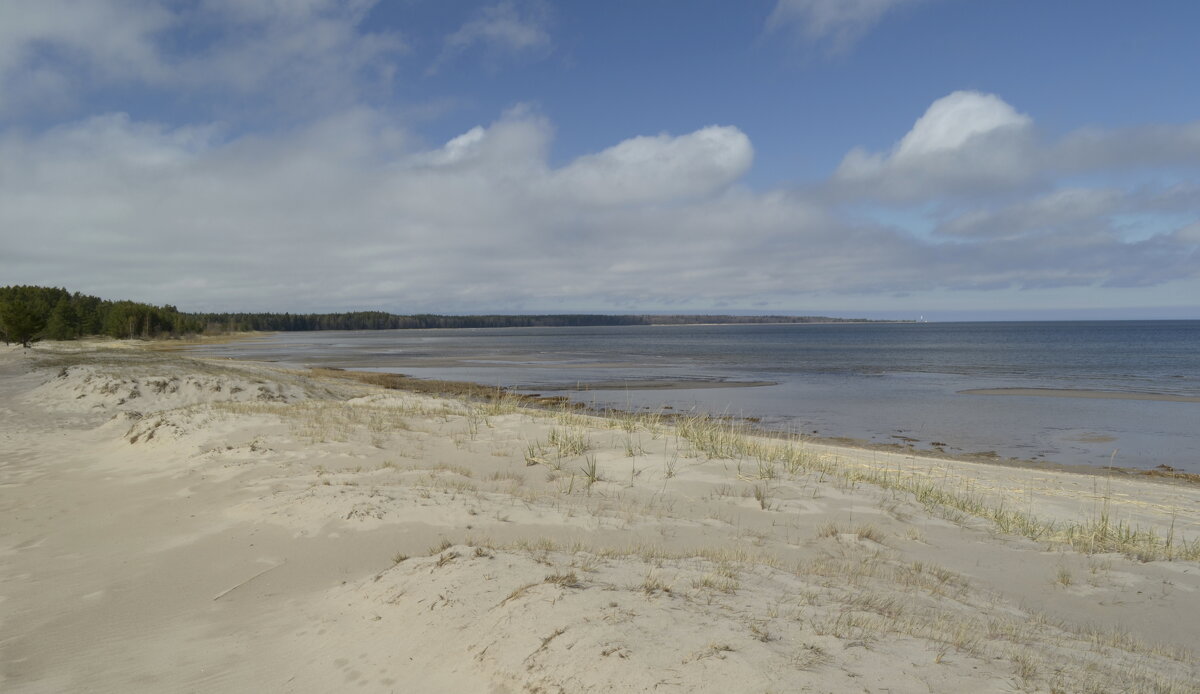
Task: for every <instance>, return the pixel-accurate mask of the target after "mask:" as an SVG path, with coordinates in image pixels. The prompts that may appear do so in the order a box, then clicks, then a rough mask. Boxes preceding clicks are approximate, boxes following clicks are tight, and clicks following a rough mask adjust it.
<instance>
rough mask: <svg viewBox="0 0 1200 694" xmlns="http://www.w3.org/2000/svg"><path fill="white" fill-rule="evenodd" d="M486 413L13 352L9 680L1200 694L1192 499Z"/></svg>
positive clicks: (1199, 535)
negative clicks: (1185, 693) (1194, 693)
mask: <svg viewBox="0 0 1200 694" xmlns="http://www.w3.org/2000/svg"><path fill="white" fill-rule="evenodd" d="M482 395H485V396H486V397H483V396H481V397H479V398H475V399H472V398H469V397H464V396H455V397H450V396H442V395H437V394H431V393H425V392H413V391H408V390H398V389H394V388H387V387H384V386H382V385H378V384H373V383H369V382H366V381H364V380H363V379H361V378H357V377H355V376H354V374H352V373H349V372H337V371H333V370H319V371H311V370H305V369H294V368H293V369H289V368H282V367H280V366H273V365H269V364H262V363H253V362H246V361H238V360H234V359H217V358H195V357H193V356H189V355H188V354H184V353H177V352H164V351H152V350H147V349H144V348H142V347H141V346H139V345H138V344H136V343H132V342H120V341H111V342H80V343H47V344H41V345H36V346H35V347H34V348H33V349H21V348H19V347H15V346H11V347H0V420H2V422H3V424H0V466H2V467H0V517H2V518H3V519H4V522H3V525H0V556H2V557H3V561H2V562H0V690H3V691H5V692H22V693H25V692H62V691H92V692H191V691H224V692H328V691H360V692H479V693H487V694H516V693H518V692H608V691H629V692H642V691H680V692H732V691H737V692H782V691H789V692H790V691H811V692H864V691H865V692H893V693H899V692H913V693H918V692H919V693H923V694H927V693H928V692H963V691H971V692H1013V691H1018V692H1115V691H1121V692H1196V691H1200V687H1198V686H1197V684H1196V682H1198V681H1200V664H1198V662H1200V661H1198V658H1197V652H1196V650H1195V644H1197V643H1200V484H1197V483H1195V482H1194V481H1190V480H1187V479H1177V478H1171V477H1158V476H1149V475H1138V474H1127V473H1118V472H1111V473H1099V474H1076V473H1073V472H1070V471H1062V470H1054V469H1036V468H1023V467H1014V466H1002V465H992V464H988V463H986V462H979V461H974V460H971V461H968V460H954V459H948V458H944V457H938V458H934V457H926V456H923V455H921V454H919V453H917V452H913V451H900V450H897V451H885V450H867V449H858V448H851V447H840V446H835V445H829V444H825V443H818V442H814V441H810V440H806V439H804V438H802V437H780V436H762V435H758V434H755V433H754V432H751V431H748V430H745V429H743V428H742V427H741V426H740V425H739V424H738V422H736V421H732V420H728V419H724V418H721V417H713V416H707V415H699V414H697V415H692V416H686V415H681V416H675V417H671V416H666V415H664V414H663V413H662V412H659V411H639V412H625V413H620V412H617V413H612V414H611V415H610V416H606V417H600V416H595V415H593V414H585V413H583V412H581V411H579V410H578V409H576V408H574V407H571V406H570V405H569V404H564V405H561V406H552V405H551V406H547V405H546V404H545V403H542V405H541V406H536V407H535V406H534V405H535V404H536V403H534V402H533V401H532V399H527V398H520V397H517V396H516V395H513V394H511V393H506V392H504V391H500V390H496V391H494V392H492V393H490V394H482ZM1001 399H1003V398H1001Z"/></svg>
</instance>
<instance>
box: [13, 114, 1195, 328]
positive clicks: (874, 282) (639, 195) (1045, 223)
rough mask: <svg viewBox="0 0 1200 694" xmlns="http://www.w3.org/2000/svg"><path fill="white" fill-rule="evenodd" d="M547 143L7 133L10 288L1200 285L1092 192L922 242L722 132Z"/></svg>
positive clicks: (358, 291)
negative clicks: (767, 173) (431, 144)
mask: <svg viewBox="0 0 1200 694" xmlns="http://www.w3.org/2000/svg"><path fill="white" fill-rule="evenodd" d="M553 132H554V128H553V126H552V124H551V123H550V122H549V121H548V120H547V119H546V118H545V117H543V116H541V115H539V114H537V113H536V112H534V111H531V110H530V109H528V108H516V109H513V110H511V111H509V112H508V113H506V114H504V115H503V116H502V117H500V118H499V119H498V120H497V121H496V122H494V123H491V124H488V125H486V126H480V127H478V128H472V129H469V130H468V131H467V132H466V133H464V134H463V135H460V136H459V137H456V138H453V139H451V140H450V141H449V142H447V143H446V144H445V145H443V146H441V147H436V148H432V149H424V148H417V147H415V146H414V144H413V143H414V142H415V139H414V138H411V137H409V136H408V135H407V133H406V131H405V129H404V128H403V127H402V126H401V125H400V124H397V123H395V122H394V121H392V120H391V119H390V117H388V116H386V115H385V114H383V113H381V112H378V111H374V110H370V109H363V108H358V109H348V110H346V111H343V112H341V113H338V114H335V115H332V116H329V117H326V118H323V119H321V120H319V121H316V122H313V123H311V124H309V125H307V126H305V127H301V128H295V129H292V130H289V131H286V132H281V133H278V134H275V135H271V136H255V137H250V136H241V137H236V138H232V139H230V138H229V137H228V136H227V135H224V134H223V133H222V131H221V130H220V129H218V128H213V127H208V126H200V127H186V128H171V127H165V126H159V125H155V124H150V123H145V122H138V121H135V120H133V119H130V118H129V117H127V116H122V115H119V114H117V115H107V116H98V117H94V118H89V119H86V120H83V121H79V122H76V123H73V124H69V125H64V126H62V127H59V128H55V129H53V130H50V131H47V132H45V133H42V134H40V135H36V136H28V135H25V134H22V133H20V132H17V131H10V132H8V133H6V134H4V135H3V136H0V179H2V180H4V181H5V182H6V183H5V185H4V186H3V187H0V247H3V248H4V249H5V252H4V254H3V255H2V256H0V276H3V277H4V278H5V282H6V283H40V284H54V285H65V286H68V287H70V288H72V289H79V290H81V291H85V292H89V293H95V294H100V295H103V296H111V297H114V298H121V297H128V298H135V299H143V300H153V301H157V302H170V303H174V304H176V305H179V306H180V307H183V308H189V309H197V310H199V309H210V308H211V309H220V308H225V309H235V308H236V309H248V310H268V309H269V310H291V311H312V310H339V309H352V308H354V309H361V308H375V307H378V308H384V309H390V310H395V311H422V310H428V311H509V310H564V309H570V310H574V309H591V310H647V309H653V308H667V309H670V308H678V309H681V310H682V309H685V308H693V309H710V310H711V308H712V307H714V306H717V305H721V304H725V305H732V306H751V305H756V304H760V303H762V302H766V303H767V304H769V305H772V306H784V307H790V308H793V309H795V308H801V309H802V308H803V307H804V306H812V305H818V304H820V303H821V302H822V301H823V299H822V297H826V298H828V297H834V296H836V295H840V294H868V293H869V294H872V295H874V294H878V293H881V292H883V293H894V292H905V291H924V290H937V289H939V288H976V289H982V288H994V287H1048V286H1050V287H1052V286H1095V285H1099V284H1106V283H1107V284H1123V285H1133V284H1137V283H1139V282H1141V283H1155V282H1165V281H1169V280H1171V279H1179V278H1196V277H1197V273H1198V272H1200V263H1197V262H1196V260H1197V257H1198V256H1197V253H1198V251H1197V239H1196V237H1195V236H1196V232H1195V231H1194V229H1192V228H1191V227H1186V225H1185V228H1180V229H1175V230H1173V231H1171V232H1170V233H1164V234H1158V235H1155V236H1153V237H1152V238H1149V239H1146V240H1144V241H1139V242H1136V243H1130V242H1126V241H1123V240H1122V239H1121V238H1120V236H1119V235H1118V234H1116V233H1114V232H1113V231H1112V229H1111V225H1104V224H1098V225H1096V226H1095V227H1094V228H1092V227H1090V226H1088V225H1087V224H1086V221H1087V218H1088V215H1089V214H1092V215H1095V219H1098V220H1101V221H1102V220H1103V219H1104V214H1105V213H1106V210H1111V209H1113V208H1114V207H1121V209H1125V203H1122V205H1116V204H1115V203H1113V202H1111V201H1110V200H1108V198H1107V197H1106V196H1107V195H1108V193H1106V191H1104V190H1100V191H1087V190H1083V189H1080V190H1068V191H1064V192H1062V193H1061V194H1060V195H1057V196H1055V195H1049V196H1045V197H1044V199H1041V200H1035V201H1032V202H1030V203H1028V204H1027V205H1026V206H1025V207H1023V208H1022V207H1021V206H1020V205H1017V206H1016V207H1014V208H1013V209H1012V210H1008V211H1005V210H1003V209H1000V210H997V211H996V213H995V214H996V217H998V218H999V217H1003V216H1004V215H1008V217H1009V218H1011V219H1014V220H1017V219H1028V218H1039V217H1038V215H1040V218H1039V219H1040V220H1041V221H1040V222H1038V224H1040V225H1042V226H1037V225H1034V224H1033V222H1028V221H1027V222H1022V223H1024V224H1026V225H1027V226H1029V228H1030V229H1032V230H1034V232H1036V233H1039V234H1042V235H1043V236H1044V238H1042V237H1039V242H1038V243H1028V242H1026V241H1025V240H1024V239H1022V238H1010V237H1008V236H1006V235H1005V234H994V233H990V232H989V231H988V229H987V228H986V227H987V225H988V224H991V225H992V226H993V227H995V226H996V225H997V224H1002V223H1004V222H1003V221H997V220H996V219H991V220H988V219H977V220H974V224H975V225H976V227H975V229H974V230H969V229H965V228H964V229H963V230H962V233H960V234H959V236H957V237H955V238H954V239H953V240H952V241H935V240H928V239H926V240H922V239H919V238H916V237H913V236H912V235H910V234H908V233H906V232H904V231H903V230H900V229H896V228H892V227H889V226H887V225H881V224H877V223H858V222H852V221H849V220H848V218H847V217H846V216H844V215H843V213H842V212H841V211H839V210H838V208H836V207H833V206H830V205H829V204H827V203H826V202H825V201H823V200H820V199H817V198H811V199H805V198H804V197H802V196H798V195H792V194H785V193H782V192H767V193H755V192H751V191H749V190H747V189H745V188H744V187H741V186H738V185H737V181H738V177H739V176H740V175H741V174H742V173H743V172H744V171H745V170H746V168H747V167H748V166H749V164H750V161H751V157H752V153H753V148H752V146H751V143H750V142H749V139H748V138H747V137H746V136H745V135H744V134H743V133H741V132H740V131H739V130H737V129H736V128H732V127H718V126H713V127H709V128H703V129H700V130H698V131H696V132H693V133H686V134H680V135H674V136H670V135H658V136H652V137H634V138H630V139H628V140H625V141H624V142H621V143H617V144H615V145H613V146H612V147H610V148H607V149H604V150H602V151H599V152H596V153H593V154H590V155H585V156H583V157H580V158H578V159H576V160H575V161H572V162H570V163H568V164H566V165H564V166H561V167H554V166H551V165H550V163H549V156H548V151H549V146H550V143H551V141H552V138H553ZM969 139H970V138H968V140H969ZM1154 195H1155V194H1154V193H1147V195H1146V198H1147V199H1150V198H1152V197H1153V196H1154ZM959 223H960V224H963V225H965V224H966V223H967V222H964V221H960V222H959ZM64 249H69V252H67V251H65V250H64Z"/></svg>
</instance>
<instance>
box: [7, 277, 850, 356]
mask: <svg viewBox="0 0 1200 694" xmlns="http://www.w3.org/2000/svg"><path fill="white" fill-rule="evenodd" d="M829 322H855V323H857V322H868V321H865V320H862V319H847V318H831V317H827V316H730V315H715V316H714V315H693V314H679V315H652V314H626V315H609V314H585V313H580V314H550V315H478V316H444V315H436V314H413V315H398V314H394V313H386V312H384V311H352V312H347V313H185V312H181V311H179V309H177V308H176V307H174V306H171V305H169V304H168V305H164V306H154V305H152V304H145V303H140V302H136V301H111V300H108V299H101V298H99V297H95V296H89V295H86V294H81V293H79V292H74V293H71V292H69V291H67V290H66V289H60V288H55V287H36V286H9V287H0V338H2V339H3V340H4V341H5V342H6V343H8V342H17V343H20V344H24V345H26V346H28V345H29V344H30V343H31V342H33V341H36V340H40V339H48V340H73V339H75V338H78V337H88V336H96V335H105V336H108V337H114V338H122V339H125V338H145V339H150V338H163V337H182V336H184V335H195V334H222V333H234V332H246V331H255V330H257V331H269V332H273V331H307V330H404V329H418V328H537V327H569V326H604V325H695V324H701V323H712V324H749V323H829Z"/></svg>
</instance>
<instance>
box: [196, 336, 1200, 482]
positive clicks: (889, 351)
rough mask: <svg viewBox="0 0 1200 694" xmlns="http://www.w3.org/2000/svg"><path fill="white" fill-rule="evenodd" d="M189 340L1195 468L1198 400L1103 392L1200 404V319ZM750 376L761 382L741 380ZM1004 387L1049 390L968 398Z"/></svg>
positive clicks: (610, 397)
mask: <svg viewBox="0 0 1200 694" xmlns="http://www.w3.org/2000/svg"><path fill="white" fill-rule="evenodd" d="M197 351H199V352H201V353H203V354H209V355H219V356H231V357H235V358H243V359H257V360H265V361H276V362H283V363H286V364H291V365H326V366H338V367H342V368H353V369H371V370H380V371H395V372H402V373H407V374H411V375H414V376H420V377H429V378H449V379H455V380H467V381H475V382H478V383H482V384H486V385H505V386H514V387H517V388H521V389H524V390H527V391H530V392H542V393H550V392H554V393H560V392H561V393H564V394H568V395H570V397H572V398H574V399H577V400H581V401H585V402H588V403H591V404H596V405H601V406H617V407H625V408H638V407H650V408H657V407H661V406H670V407H672V408H674V409H676V410H688V409H693V408H695V409H701V410H705V411H709V412H712V413H715V414H730V415H738V416H745V417H757V418H760V419H761V420H762V425H764V426H769V427H772V428H777V429H782V430H787V431H794V432H799V433H804V434H817V435H820V436H825V437H849V438H855V439H861V440H865V441H869V442H873V443H896V442H906V443H907V442H911V443H912V444H913V445H914V446H916V447H917V448H929V447H931V446H933V445H934V444H935V443H936V444H940V445H941V446H942V447H944V448H945V450H946V451H948V452H951V453H978V452H985V451H994V452H996V453H997V454H998V455H1000V456H1004V457H1017V458H1025V459H1035V460H1049V461H1053V462H1059V463H1065V464H1085V465H1106V464H1108V462H1109V461H1110V460H1115V461H1116V464H1117V465H1118V466H1124V467H1139V468H1151V467H1154V466H1157V465H1163V464H1165V465H1170V466H1172V467H1175V468H1178V469H1181V470H1186V471H1190V472H1200V402H1190V401H1167V400H1129V399H1118V398H1113V397H1098V396H1105V395H1108V396H1111V395H1120V394H1153V395H1157V396H1164V395H1165V396H1175V397H1181V398H1198V399H1200V321H1144V322H1143V321H1102V322H1063V323H1051V322H1037V323H923V324H829V325H741V326H732V325H723V326H669V327H659V326H630V327H599V328H522V329H479V330H422V331H364V332H318V333H311V332H310V333H279V334H275V335H271V336H268V337H265V338H261V339H257V340H253V341H247V342H238V343H234V344H229V345H214V346H205V347H202V348H198V349H197ZM751 382H754V383H761V382H769V383H771V384H772V385H766V386H761V385H760V386H755V387H736V384H738V383H751ZM666 385H674V386H681V385H682V386H688V387H686V388H684V389H665V388H664V386H666ZM716 385H722V386H726V387H710V386H716ZM731 385H733V386H735V387H728V386H731ZM1009 388H1022V389H1028V388H1036V389H1052V390H1055V391H1058V392H1057V393H1055V394H1056V395H1058V396H1059V397H1051V396H1050V393H1048V392H1045V393H1042V394H1035V395H1008V394H1005V395H986V394H975V393H966V392H964V391H970V390H978V389H1009ZM1089 393H1090V394H1092V395H1093V396H1094V397H1089V398H1085V397H1062V396H1079V395H1084V394H1089Z"/></svg>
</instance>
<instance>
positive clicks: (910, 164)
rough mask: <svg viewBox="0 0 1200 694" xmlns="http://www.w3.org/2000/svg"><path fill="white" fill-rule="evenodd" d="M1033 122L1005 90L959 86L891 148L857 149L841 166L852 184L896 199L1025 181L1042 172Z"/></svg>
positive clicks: (840, 173)
mask: <svg viewBox="0 0 1200 694" xmlns="http://www.w3.org/2000/svg"><path fill="white" fill-rule="evenodd" d="M1034 145H1035V143H1034V140H1033V121H1032V119H1031V118H1030V117H1029V116H1026V115H1024V114H1022V113H1018V112H1017V111H1016V110H1015V109H1014V108H1013V107H1012V106H1009V105H1008V104H1007V103H1005V102H1004V101H1003V100H1002V99H1000V98H999V97H997V96H995V95H992V94H982V93H979V92H974V91H958V92H954V93H952V94H950V95H948V96H944V97H942V98H940V99H938V100H937V101H935V102H933V104H932V105H930V107H929V109H928V110H926V111H925V114H924V115H922V116H921V117H920V118H919V119H917V121H916V123H914V124H913V127H912V129H911V130H909V132H908V133H907V134H906V135H905V136H904V137H903V138H901V139H900V141H899V142H898V143H896V145H895V146H894V147H893V148H892V150H891V151H890V152H887V153H869V152H866V151H864V150H862V149H854V150H851V151H850V152H849V153H848V154H847V155H846V157H845V158H844V159H843V160H842V163H841V164H840V165H839V166H838V168H837V170H836V171H835V172H834V175H833V180H834V182H835V183H836V184H839V185H841V186H843V187H845V188H848V189H852V190H861V191H870V192H871V194H872V195H876V196H879V197H883V198H891V199H900V200H903V199H920V198H927V197H930V196H933V195H937V194H939V193H944V192H968V191H978V190H994V189H997V188H1008V187H1015V186H1020V185H1023V184H1025V183H1026V182H1027V181H1028V180H1029V179H1030V178H1031V177H1032V176H1033V175H1034V174H1035V173H1036V172H1037V169H1036V161H1035V159H1036V153H1035V149H1034Z"/></svg>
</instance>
